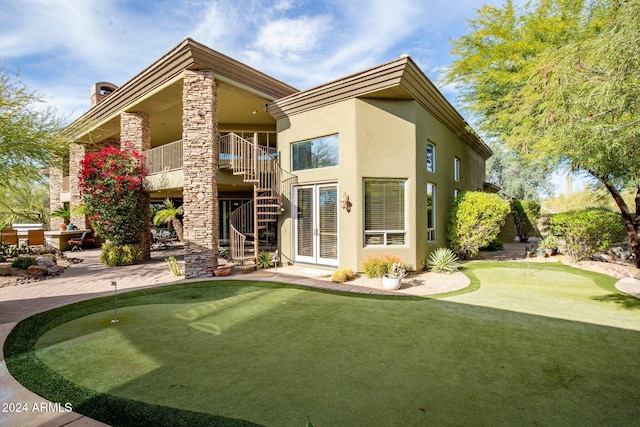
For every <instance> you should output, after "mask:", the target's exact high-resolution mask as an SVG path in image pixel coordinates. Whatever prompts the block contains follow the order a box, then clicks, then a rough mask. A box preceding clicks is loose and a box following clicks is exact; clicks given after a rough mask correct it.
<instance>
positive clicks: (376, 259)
mask: <svg viewBox="0 0 640 427" xmlns="http://www.w3.org/2000/svg"><path fill="white" fill-rule="evenodd" d="M394 263H399V264H402V260H401V259H400V257H399V256H396V255H389V254H385V255H373V256H370V257H368V258H367V259H365V260H364V263H363V264H362V270H363V271H364V274H366V275H367V277H369V278H374V277H382V276H384V275H385V274H387V273H390V272H391V268H392V267H393V264H394Z"/></svg>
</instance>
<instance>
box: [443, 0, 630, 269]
mask: <svg viewBox="0 0 640 427" xmlns="http://www.w3.org/2000/svg"><path fill="white" fill-rule="evenodd" d="M541 10H542V11H551V12H552V14H550V15H549V14H547V15H545V14H544V13H542V14H541V13H540V11H541ZM488 11H491V12H492V13H493V14H495V15H496V16H511V15H513V18H512V19H510V20H506V21H505V22H498V21H496V22H492V23H491V22H489V21H487V16H486V15H487V13H488ZM510 14H511V15H510ZM541 16H543V17H545V20H543V21H541V19H540V17H541ZM638 16H640V2H636V1H622V0H605V1H600V2H588V1H578V0H573V1H572V0H563V1H562V0H556V1H552V0H540V1H537V2H533V3H528V4H527V7H526V8H525V9H524V10H523V11H522V12H520V13H515V12H514V8H513V6H512V5H511V4H510V2H507V5H505V7H504V9H495V8H494V9H491V10H490V9H486V8H483V9H481V15H480V18H479V19H478V20H476V21H475V23H476V24H478V25H477V26H476V27H472V29H473V31H472V33H471V34H469V35H468V36H465V37H464V38H463V39H460V40H458V41H456V47H455V48H454V51H455V52H456V53H457V54H458V55H460V57H461V58H460V59H459V60H458V61H457V62H456V64H455V65H454V66H452V68H451V69H450V73H449V78H455V77H456V76H458V77H460V79H461V83H462V85H463V87H465V90H464V92H463V99H465V100H466V101H468V102H470V104H471V105H472V110H473V111H474V112H475V113H476V114H477V116H478V117H479V122H480V123H481V129H483V130H485V131H487V132H490V133H491V134H492V135H494V136H497V137H498V138H499V139H500V140H501V141H504V143H505V144H506V145H507V146H508V147H510V148H511V149H512V150H514V151H519V152H521V153H522V154H523V155H526V156H529V157H531V158H536V159H546V160H548V161H549V163H550V164H555V165H563V166H568V167H569V168H570V169H572V170H583V171H586V172H588V173H589V174H590V175H592V176H593V177H594V178H596V179H597V180H598V181H599V182H601V183H602V185H603V186H604V187H605V188H606V189H607V191H608V192H609V194H610V195H611V197H613V199H614V200H615V202H616V205H617V206H618V208H619V210H620V212H621V214H622V217H623V219H624V223H625V228H626V231H627V236H628V238H629V240H630V242H631V248H632V251H633V253H634V255H635V262H636V265H637V266H638V267H639V268H640V237H639V232H640V216H638V212H639V211H640V168H638V164H640V125H639V124H640V101H638V100H639V99H640V51H639V46H640V20H639V19H638ZM547 20H548V22H546V21H547ZM503 27H504V28H503ZM500 29H503V31H506V32H508V33H509V34H511V35H514V36H516V39H515V40H516V41H525V40H534V41H537V44H534V46H536V48H535V49H534V50H533V51H531V52H530V55H529V56H527V57H526V62H525V63H521V61H520V59H521V58H522V57H523V55H522V53H524V52H525V49H522V48H521V47H519V46H516V45H515V44H514V43H515V41H507V40H506V39H504V38H503V39H497V38H496V37H495V34H497V32H498V30H500ZM559 29H561V31H562V32H563V33H565V34H561V33H559V31H558V30H559ZM532 36H533V38H532ZM474 39H477V41H478V46H479V47H476V48H474V47H473V46H471V44H470V43H471V41H473V40H474ZM496 40H497V42H496V45H495V46H493V49H491V42H492V41H494V42H495V41H496ZM505 52H509V53H510V56H511V57H514V58H518V61H517V62H518V63H520V65H519V66H518V67H515V69H514V71H513V72H510V71H509V67H508V64H507V63H506V62H505V61H504V58H506V57H507V55H505V54H504V53H505ZM480 53H482V54H484V56H481V61H480V60H475V61H473V62H475V66H476V69H475V70H470V69H469V68H468V67H469V63H470V61H471V59H472V58H475V56H476V55H478V54H480ZM463 64H466V65H465V67H466V68H463V67H462V65H463ZM504 75H506V76H507V78H504ZM492 85H493V88H494V90H493V91H491V87H492ZM474 93H475V94H477V95H478V98H479V99H478V101H477V102H474V101H473V99H472V97H471V95H472V94H474ZM629 186H632V187H633V188H635V190H636V196H635V211H636V214H635V215H632V214H631V210H630V209H629V206H628V205H627V203H626V202H625V200H624V198H623V197H622V195H621V192H622V190H623V189H625V188H628V187H629Z"/></svg>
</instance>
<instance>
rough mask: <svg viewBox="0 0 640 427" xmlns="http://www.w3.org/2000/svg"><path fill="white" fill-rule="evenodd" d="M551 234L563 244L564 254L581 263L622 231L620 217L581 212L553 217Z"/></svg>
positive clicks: (606, 212) (604, 211) (607, 244)
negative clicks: (560, 239)
mask: <svg viewBox="0 0 640 427" xmlns="http://www.w3.org/2000/svg"><path fill="white" fill-rule="evenodd" d="M549 225H550V227H551V231H552V233H553V234H554V235H556V236H560V237H561V238H562V239H564V240H565V242H566V251H567V255H569V256H570V257H571V258H572V259H573V260H575V261H582V260H585V259H588V258H589V257H591V255H593V254H595V253H596V252H598V251H602V250H604V249H606V248H607V247H608V246H609V245H610V244H611V243H613V241H614V240H615V238H616V236H617V235H618V234H619V233H621V232H622V231H623V230H624V225H623V223H622V219H621V217H620V215H619V214H616V213H613V212H610V211H607V210H604V209H581V210H575V211H569V212H562V213H559V214H555V215H552V216H551V218H550V220H549Z"/></svg>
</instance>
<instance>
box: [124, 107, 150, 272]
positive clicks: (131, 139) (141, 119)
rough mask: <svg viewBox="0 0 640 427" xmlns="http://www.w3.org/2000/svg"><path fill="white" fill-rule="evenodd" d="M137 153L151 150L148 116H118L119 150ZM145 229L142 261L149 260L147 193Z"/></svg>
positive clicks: (139, 114)
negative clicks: (128, 146)
mask: <svg viewBox="0 0 640 427" xmlns="http://www.w3.org/2000/svg"><path fill="white" fill-rule="evenodd" d="M128 144H129V145H130V147H131V148H133V149H134V150H136V151H137V152H139V153H142V152H143V151H147V150H149V149H150V148H151V126H150V124H149V116H148V115H147V114H145V113H139V112H134V113H126V112H123V113H121V114H120V148H121V149H123V150H125V149H127V145H128ZM143 216H144V219H145V227H144V228H143V229H142V235H141V236H140V246H141V249H142V259H144V260H148V259H150V258H151V207H150V198H149V193H145V194H144V212H143Z"/></svg>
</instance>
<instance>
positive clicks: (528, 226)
mask: <svg viewBox="0 0 640 427" xmlns="http://www.w3.org/2000/svg"><path fill="white" fill-rule="evenodd" d="M511 212H512V213H513V221H514V223H515V225H516V231H517V232H518V237H519V238H520V241H521V242H527V241H529V237H531V235H532V234H533V233H534V232H535V230H536V224H537V223H538V219H540V204H539V203H538V202H534V201H533V200H515V199H514V200H511Z"/></svg>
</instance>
